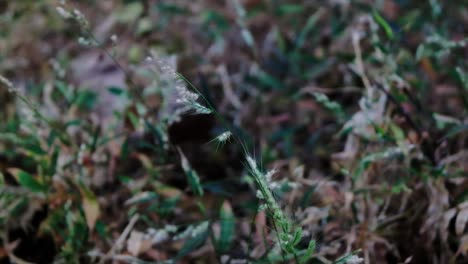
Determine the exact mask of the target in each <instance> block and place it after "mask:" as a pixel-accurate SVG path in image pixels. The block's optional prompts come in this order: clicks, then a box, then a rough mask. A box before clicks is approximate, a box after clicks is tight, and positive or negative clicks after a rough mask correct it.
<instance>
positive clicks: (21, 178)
mask: <svg viewBox="0 0 468 264" xmlns="http://www.w3.org/2000/svg"><path fill="white" fill-rule="evenodd" d="M9 172H10V173H11V174H12V175H13V176H14V177H15V178H16V180H17V181H18V183H19V184H20V185H21V186H23V187H26V188H28V189H29V190H31V191H32V192H45V191H46V190H47V187H46V186H44V185H43V184H42V183H40V182H39V181H37V180H36V179H35V178H34V176H32V175H31V174H29V173H27V172H25V171H22V170H20V169H10V170H9Z"/></svg>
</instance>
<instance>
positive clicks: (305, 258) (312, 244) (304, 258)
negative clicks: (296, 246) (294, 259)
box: [299, 240, 317, 264]
mask: <svg viewBox="0 0 468 264" xmlns="http://www.w3.org/2000/svg"><path fill="white" fill-rule="evenodd" d="M316 246H317V244H316V242H315V240H311V241H310V242H309V246H308V247H307V250H306V251H305V254H304V255H303V256H302V258H301V259H300V260H299V263H301V264H303V263H307V261H309V259H310V257H311V256H312V254H313V253H314V252H315V248H316Z"/></svg>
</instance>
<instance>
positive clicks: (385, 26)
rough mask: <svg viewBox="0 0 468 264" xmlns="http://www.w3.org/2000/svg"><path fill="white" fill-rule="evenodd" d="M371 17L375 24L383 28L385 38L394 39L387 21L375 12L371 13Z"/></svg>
mask: <svg viewBox="0 0 468 264" xmlns="http://www.w3.org/2000/svg"><path fill="white" fill-rule="evenodd" d="M372 16H373V17H374V20H375V22H377V24H379V25H380V26H381V27H382V28H383V30H384V31H385V34H387V37H388V38H389V39H391V40H392V39H393V38H394V35H393V30H392V27H390V25H389V24H388V23H387V21H386V20H385V19H384V18H383V17H382V16H381V15H380V14H379V13H378V12H377V11H376V10H374V11H373V12H372Z"/></svg>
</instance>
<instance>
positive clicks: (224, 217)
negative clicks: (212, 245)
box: [216, 201, 235, 253]
mask: <svg viewBox="0 0 468 264" xmlns="http://www.w3.org/2000/svg"><path fill="white" fill-rule="evenodd" d="M220 218H221V220H220V224H221V233H220V236H219V238H218V240H217V241H216V242H217V248H218V250H219V251H220V252H221V253H224V252H226V251H228V250H229V249H230V248H231V246H232V242H233V241H234V228H235V218H234V214H233V213H232V207H231V204H230V203H229V202H228V201H225V202H224V203H223V205H222V206H221V210H220Z"/></svg>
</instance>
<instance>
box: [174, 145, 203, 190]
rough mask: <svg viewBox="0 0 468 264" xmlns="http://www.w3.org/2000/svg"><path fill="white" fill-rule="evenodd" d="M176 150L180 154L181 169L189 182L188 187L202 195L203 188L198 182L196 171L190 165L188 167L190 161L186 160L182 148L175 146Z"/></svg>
mask: <svg viewBox="0 0 468 264" xmlns="http://www.w3.org/2000/svg"><path fill="white" fill-rule="evenodd" d="M177 150H178V151H179V154H180V160H181V165H182V169H183V170H184V172H185V175H186V176H187V180H188V182H189V185H190V187H191V188H192V191H193V192H194V193H195V194H196V195H199V196H203V188H202V186H201V184H200V177H198V174H197V172H196V171H195V170H193V169H192V167H190V163H189V162H188V160H187V158H186V157H185V155H184V153H183V152H182V150H180V148H177Z"/></svg>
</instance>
